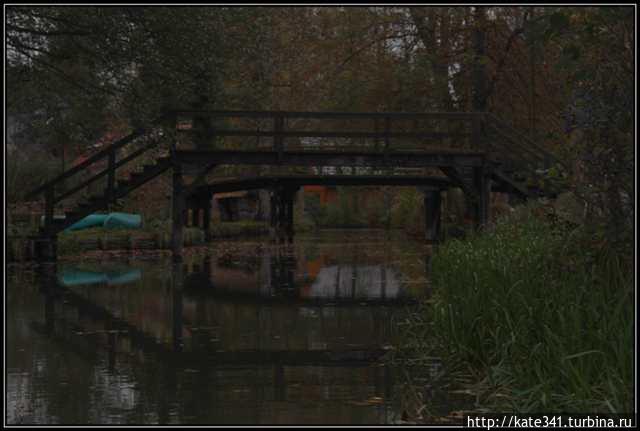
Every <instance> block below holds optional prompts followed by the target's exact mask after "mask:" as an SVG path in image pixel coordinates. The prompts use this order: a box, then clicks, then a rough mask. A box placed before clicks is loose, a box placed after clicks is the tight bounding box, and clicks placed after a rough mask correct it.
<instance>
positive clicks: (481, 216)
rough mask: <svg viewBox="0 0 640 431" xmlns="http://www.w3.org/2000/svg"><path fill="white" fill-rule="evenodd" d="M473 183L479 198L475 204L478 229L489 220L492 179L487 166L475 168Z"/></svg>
mask: <svg viewBox="0 0 640 431" xmlns="http://www.w3.org/2000/svg"><path fill="white" fill-rule="evenodd" d="M473 185H474V188H475V190H476V192H477V196H478V200H477V201H476V203H475V204H474V226H475V228H476V230H478V229H480V228H482V227H485V226H486V225H487V223H488V222H489V199H490V195H491V181H490V179H489V175H488V170H487V168H486V166H479V167H474V168H473Z"/></svg>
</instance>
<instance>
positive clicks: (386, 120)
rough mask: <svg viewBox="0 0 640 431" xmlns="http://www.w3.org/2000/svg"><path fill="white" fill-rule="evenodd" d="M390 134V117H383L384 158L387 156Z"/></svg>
mask: <svg viewBox="0 0 640 431" xmlns="http://www.w3.org/2000/svg"><path fill="white" fill-rule="evenodd" d="M390 133H391V117H384V157H385V160H386V158H387V156H388V155H389V134H390Z"/></svg>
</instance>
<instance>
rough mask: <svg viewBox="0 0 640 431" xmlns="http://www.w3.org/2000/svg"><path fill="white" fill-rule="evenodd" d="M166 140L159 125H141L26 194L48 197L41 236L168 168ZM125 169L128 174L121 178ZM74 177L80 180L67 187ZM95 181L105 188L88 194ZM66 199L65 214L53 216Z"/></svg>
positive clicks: (55, 231)
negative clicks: (69, 203)
mask: <svg viewBox="0 0 640 431" xmlns="http://www.w3.org/2000/svg"><path fill="white" fill-rule="evenodd" d="M154 123H157V121H156V122H154ZM163 141H166V136H164V132H163V130H162V128H160V127H157V125H155V126H152V127H149V128H140V129H138V130H135V131H134V132H132V133H130V134H129V135H127V136H125V137H123V138H121V139H119V140H118V141H116V142H114V143H112V144H111V145H109V146H108V147H106V148H104V149H103V150H101V151H99V152H97V153H96V154H94V155H92V156H90V157H89V158H87V159H86V160H85V161H83V162H82V163H80V164H78V165H76V166H74V167H72V168H70V169H68V170H66V171H65V172H63V173H62V174H60V175H58V176H57V177H55V178H53V179H52V180H50V181H47V182H46V183H45V184H43V185H42V186H40V187H38V188H37V189H35V190H33V191H31V192H30V193H29V194H27V196H26V197H27V199H29V198H33V197H35V196H38V195H44V198H45V209H44V212H45V215H44V224H43V226H42V227H40V231H39V235H38V237H40V238H51V237H55V235H57V234H58V233H60V232H61V231H63V230H65V229H66V228H68V227H69V226H71V225H73V224H74V223H76V222H78V221H80V220H82V219H83V218H84V217H86V216H88V215H90V214H92V213H95V212H99V211H108V210H110V209H111V208H113V207H114V206H117V203H118V200H119V199H121V198H123V197H125V196H126V195H128V194H129V193H131V192H132V191H134V190H135V189H137V188H139V187H141V186H143V185H144V184H146V183H147V182H149V181H151V180H152V179H154V178H156V177H157V176H158V175H160V174H162V173H163V172H165V171H166V170H167V169H168V168H169V167H171V157H170V154H169V153H170V147H169V146H167V145H161V144H162V143H163ZM96 170H99V171H98V172H95V171H96ZM123 170H124V171H127V177H126V178H125V179H118V177H117V174H118V173H121V172H122V171H123ZM87 176H88V178H86V177H87ZM121 176H122V175H121ZM74 177H75V178H74ZM78 178H79V179H78ZM72 179H76V181H75V182H76V183H77V182H79V184H77V185H72V186H71V187H70V188H65V185H68V184H69V182H70V181H71V180H72ZM95 184H98V188H99V189H102V190H101V191H99V192H98V193H97V194H90V195H89V196H87V195H88V194H89V193H87V190H90V188H91V187H93V185H95ZM63 201H66V202H69V201H70V202H71V209H68V210H67V211H65V213H64V217H56V216H54V209H55V208H56V206H58V205H61V204H62V202H63Z"/></svg>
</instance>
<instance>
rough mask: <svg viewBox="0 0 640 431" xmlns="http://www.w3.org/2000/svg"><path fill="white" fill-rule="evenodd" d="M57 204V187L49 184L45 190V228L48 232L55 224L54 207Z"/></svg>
mask: <svg viewBox="0 0 640 431" xmlns="http://www.w3.org/2000/svg"><path fill="white" fill-rule="evenodd" d="M54 206H55V189H54V186H53V185H49V186H48V187H47V189H46V190H45V192H44V230H45V232H48V231H49V230H50V229H51V226H52V225H53V209H54Z"/></svg>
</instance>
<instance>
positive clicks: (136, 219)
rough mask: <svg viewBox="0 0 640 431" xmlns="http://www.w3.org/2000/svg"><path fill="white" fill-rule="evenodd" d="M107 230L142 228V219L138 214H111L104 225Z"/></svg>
mask: <svg viewBox="0 0 640 431" xmlns="http://www.w3.org/2000/svg"><path fill="white" fill-rule="evenodd" d="M102 226H103V227H105V228H107V229H114V228H129V229H137V228H140V227H142V217H141V216H140V215H138V214H127V213H111V214H109V215H108V216H107V218H106V219H105V220H104V223H103V224H102Z"/></svg>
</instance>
